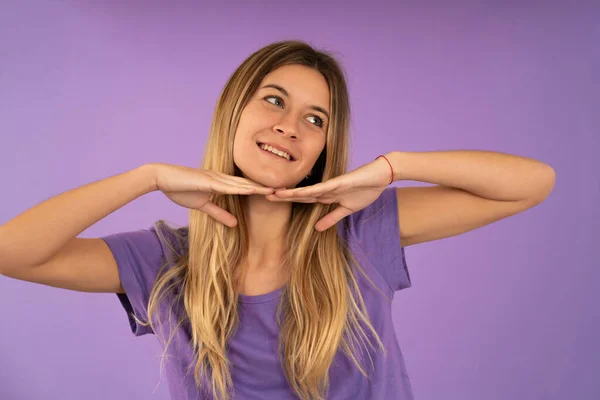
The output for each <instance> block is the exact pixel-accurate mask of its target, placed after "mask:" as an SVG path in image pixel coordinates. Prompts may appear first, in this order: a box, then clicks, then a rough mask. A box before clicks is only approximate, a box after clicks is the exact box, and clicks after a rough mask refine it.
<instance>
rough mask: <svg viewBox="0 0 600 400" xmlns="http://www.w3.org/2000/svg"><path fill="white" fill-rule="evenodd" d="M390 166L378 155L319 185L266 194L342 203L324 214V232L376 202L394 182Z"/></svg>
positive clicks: (321, 225)
mask: <svg viewBox="0 0 600 400" xmlns="http://www.w3.org/2000/svg"><path fill="white" fill-rule="evenodd" d="M390 176H391V171H390V166H389V164H388V163H387V162H386V161H385V160H384V159H376V160H375V161H372V162H370V163H368V164H365V165H363V166H362V167H360V168H357V169H355V170H354V171H351V172H348V173H346V174H343V175H340V176H337V177H335V178H333V179H330V180H328V181H325V182H321V183H317V184H316V185H312V186H306V187H301V188H295V189H280V190H277V191H275V193H274V194H271V195H267V196H265V197H266V198H267V200H270V201H291V202H295V203H323V204H331V203H338V204H339V205H338V207H337V208H336V209H335V210H333V211H332V212H330V213H329V214H327V215H325V216H324V217H323V218H321V219H320V220H319V221H318V222H317V224H316V225H315V229H316V230H317V231H319V232H322V231H324V230H326V229H329V228H330V227H332V226H334V225H335V224H336V223H337V222H339V221H340V220H342V219H343V218H345V217H347V216H348V215H350V214H352V213H355V212H357V211H359V210H362V209H363V208H365V207H367V206H368V205H369V204H371V203H373V202H374V201H375V200H377V198H378V197H379V196H380V195H381V193H382V192H383V190H384V189H385V188H386V187H387V186H388V185H389V183H390Z"/></svg>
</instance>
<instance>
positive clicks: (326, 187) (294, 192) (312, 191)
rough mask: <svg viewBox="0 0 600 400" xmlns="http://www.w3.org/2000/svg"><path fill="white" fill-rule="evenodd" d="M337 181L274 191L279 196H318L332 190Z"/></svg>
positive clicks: (335, 186) (335, 187)
mask: <svg viewBox="0 0 600 400" xmlns="http://www.w3.org/2000/svg"><path fill="white" fill-rule="evenodd" d="M338 185H339V183H338V182H335V181H334V180H330V181H327V182H321V183H317V184H315V185H312V186H306V187H302V188H295V189H285V190H278V191H276V192H275V194H276V195H277V196H280V197H284V198H285V197H318V196H321V195H323V194H325V193H328V192H331V191H334V190H336V189H337V188H338Z"/></svg>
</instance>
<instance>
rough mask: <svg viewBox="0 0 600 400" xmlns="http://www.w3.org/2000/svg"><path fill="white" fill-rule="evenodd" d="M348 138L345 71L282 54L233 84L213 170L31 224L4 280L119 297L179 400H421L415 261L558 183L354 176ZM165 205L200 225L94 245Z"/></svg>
mask: <svg viewBox="0 0 600 400" xmlns="http://www.w3.org/2000/svg"><path fill="white" fill-rule="evenodd" d="M348 125H349V99H348V92H347V88H346V83H345V80H344V74H343V72H342V69H341V68H340V66H339V64H338V63H337V62H336V60H335V59H334V58H333V57H331V56H330V55H329V54H327V53H324V52H320V51H317V50H315V49H313V48H311V47H310V46H309V45H307V44H304V43H302V42H296V41H286V42H278V43H274V44H271V45H269V46H266V47H264V48H262V49H260V50H258V51H256V52H255V53H254V54H252V55H251V56H250V57H249V58H248V59H246V60H245V61H244V62H243V63H242V65H241V66H240V67H239V68H238V69H237V70H236V71H235V72H234V73H233V75H232V76H231V77H230V79H229V81H228V82H227V84H226V86H225V88H224V90H223V92H222V94H221V96H220V98H219V100H218V103H217V105H216V109H215V113H214V119H213V123H212V126H211V131H210V136H209V139H208V144H207V151H206V155H205V158H204V161H203V164H202V167H201V168H200V169H196V168H187V167H183V166H178V165H167V164H158V163H155V164H148V165H143V166H140V167H139V168H136V169H134V170H131V171H128V172H125V173H123V174H120V175H117V176H113V177H109V178H107V179H104V180H101V181H98V182H94V183H91V184H88V185H85V186H82V187H79V188H76V189H74V190H71V191H68V192H65V193H63V194H61V195H59V196H56V197H54V198H51V199H49V200H47V201H45V202H43V203H41V204H39V205H37V206H35V207H33V208H31V209H29V210H27V211H26V212H24V213H23V214H21V215H19V216H17V217H16V218H14V219H13V220H11V221H9V222H7V223H5V224H4V225H3V226H1V227H0V272H2V274H3V275H6V276H8V277H12V278H15V279H20V280H24V281H31V282H37V283H41V284H45V285H50V286H55V287H61V288H66V289H72V290H78V291H84V292H110V293H117V295H118V297H119V299H120V301H121V302H122V304H123V307H124V308H125V310H126V311H127V313H128V316H129V321H130V324H131V328H132V331H133V333H134V334H135V335H143V334H146V333H155V334H156V335H157V337H159V338H160V339H161V340H163V341H164V348H165V353H164V354H165V357H164V361H165V363H166V364H165V366H166V371H167V377H168V382H169V390H170V392H171V394H172V398H173V399H196V398H207V399H208V398H214V399H226V398H234V399H262V400H266V399H277V400H284V399H297V398H300V399H307V400H308V399H324V398H327V399H334V400H335V399H339V400H341V399H382V400H383V399H411V398H412V393H411V388H410V383H409V379H408V375H407V373H406V370H405V365H404V361H403V358H402V353H401V351H400V348H399V346H398V342H397V340H396V335H395V332H394V327H393V323H392V316H391V300H392V298H393V295H394V292H395V291H398V290H401V289H403V288H406V287H409V286H410V278H409V274H408V270H407V266H406V263H405V257H404V248H405V247H406V246H409V245H413V244H417V243H423V242H427V241H431V240H437V239H441V238H445V237H449V236H454V235H458V234H460V233H462V232H467V231H470V230H473V229H475V228H478V227H481V226H484V225H486V224H490V223H492V222H494V221H497V220H500V219H502V218H505V217H508V216H510V215H514V214H517V213H519V212H521V211H524V210H526V209H528V208H531V207H533V206H534V205H536V204H539V203H540V202H541V201H543V200H544V199H545V198H546V197H547V196H548V195H549V193H550V192H551V190H552V188H553V185H554V180H555V174H554V171H553V169H552V168H551V167H549V166H548V165H546V164H544V163H541V162H538V161H535V160H531V159H528V158H523V157H517V156H511V155H507V154H500V153H493V152H483V151H443V152H419V153H408V152H400V151H392V152H389V153H387V154H386V155H383V156H378V157H374V160H373V161H372V162H370V163H368V164H366V165H364V166H361V167H360V168H358V169H355V170H353V171H351V172H347V170H346V165H347V153H348ZM398 180H416V181H423V182H429V183H432V184H434V185H433V186H427V187H423V186H421V187H406V188H395V187H392V186H389V185H390V184H391V183H393V182H394V181H398ZM158 190H160V191H161V192H162V193H164V194H165V195H166V196H167V197H168V198H169V199H170V200H171V201H173V202H175V203H176V204H178V205H180V206H183V207H187V208H189V209H190V220H189V226H188V227H185V228H180V229H175V228H171V227H169V226H167V225H166V224H165V223H164V222H162V221H159V222H157V223H156V224H155V225H154V226H153V227H152V228H150V229H145V230H139V231H134V232H124V233H116V234H114V235H110V236H107V237H103V238H98V239H82V238H78V237H77V235H79V234H80V233H81V232H82V231H84V230H85V229H87V228H88V227H90V226H91V225H92V224H94V223H96V222H97V221H99V220H101V219H102V218H104V217H106V216H107V215H109V214H111V213H112V212H114V211H115V210H117V209H119V208H121V207H123V206H124V205H126V204H128V203H129V202H131V201H132V200H134V199H136V198H138V197H140V196H142V195H144V194H146V193H149V192H152V191H158Z"/></svg>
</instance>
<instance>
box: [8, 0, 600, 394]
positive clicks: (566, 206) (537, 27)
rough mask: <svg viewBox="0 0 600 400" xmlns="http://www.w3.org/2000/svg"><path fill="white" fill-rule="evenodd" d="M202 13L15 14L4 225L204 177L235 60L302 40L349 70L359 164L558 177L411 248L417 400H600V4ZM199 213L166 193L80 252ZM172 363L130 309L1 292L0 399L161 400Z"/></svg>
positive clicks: (408, 341) (146, 5)
mask: <svg viewBox="0 0 600 400" xmlns="http://www.w3.org/2000/svg"><path fill="white" fill-rule="evenodd" d="M191 3H192V2H167V1H166V0H165V1H162V2H159V1H151V2H142V1H129V2H127V5H123V4H121V3H119V2H117V1H111V2H108V1H94V2H92V1H88V2H84V1H17V0H12V1H11V0H8V1H7V0H5V1H3V2H2V6H0V137H1V142H0V143H1V146H0V181H1V188H2V189H1V190H2V207H1V208H0V223H3V222H6V221H7V220H9V219H10V218H12V217H14V216H16V215H17V214H19V213H21V212H23V211H24V210H26V209H27V208H28V207H30V206H32V205H34V204H36V203H38V202H40V201H42V200H45V199H47V198H48V197H50V196H53V195H55V194H58V193H60V192H63V191H66V190H68V189H71V188H73V187H76V186H79V185H82V184H84V183H87V182H90V181H93V180H96V179H101V178H104V177H107V176H109V175H112V174H116V173H119V172H122V171H124V170H127V169H130V168H133V167H135V166H138V165H140V164H143V163H147V162H153V161H161V162H168V163H179V164H183V165H188V166H196V165H197V164H198V162H199V160H200V158H201V155H202V152H203V149H204V143H205V140H206V133H207V131H208V127H209V124H210V118H211V115H212V111H213V106H214V102H215V100H216V98H217V96H218V93H219V90H220V89H221V87H222V85H223V84H224V82H225V80H226V78H227V76H228V75H229V74H230V73H231V72H232V70H233V69H234V68H235V66H236V65H237V64H238V63H239V62H241V61H242V60H243V59H244V58H245V57H246V56H247V55H249V54H250V52H252V51H253V50H255V49H256V48H258V47H260V46H262V45H264V44H267V43H269V42H271V41H275V40H279V39H285V38H300V39H304V40H307V41H310V42H312V43H313V44H315V45H317V46H320V47H322V46H324V47H326V48H328V49H331V50H335V51H336V52H337V54H338V55H339V57H340V59H341V60H342V61H343V62H344V63H345V66H346V68H347V71H348V74H349V84H350V89H351V95H352V101H353V109H354V117H353V118H354V119H353V121H354V122H353V148H352V167H356V166H358V165H360V164H362V163H366V162H368V161H370V160H371V159H373V158H374V157H375V156H377V155H378V154H380V153H382V152H386V151H391V150H404V151H424V150H439V149H487V150H495V151H503V152H510V153H515V154H520V155H526V156H530V157H534V158H537V159H540V160H542V161H544V162H547V163H549V164H550V165H552V166H553V167H554V168H555V169H556V171H557V175H558V178H557V184H556V187H555V191H554V192H553V194H552V195H551V196H550V198H549V199H548V200H547V201H546V202H545V203H543V204H542V205H540V206H538V207H536V208H534V209H532V210H529V211H527V212H525V213H523V214H520V215H518V216H515V217H512V218H510V219H507V220H504V221H500V222H498V223H495V224H493V225H491V226H488V227H485V228H482V229H479V230H477V231H475V232H471V233H468V234H464V235H462V236H460V237H455V238H450V239H446V240H442V241H438V242H432V243H427V244H422V245H418V246H414V247H410V248H408V249H407V260H408V263H409V264H410V269H411V274H412V278H413V283H414V286H413V287H412V288H411V289H409V290H406V291H404V292H400V293H399V294H398V295H397V297H396V299H395V301H394V305H393V306H394V317H395V324H396V328H397V333H398V338H399V342H400V345H401V347H402V349H403V351H404V353H405V356H406V360H407V364H408V369H409V373H410V375H411V378H412V382H413V386H414V391H415V394H416V398H417V399H420V400H428V399H435V400H438V399H478V400H480V399H483V400H495V399H544V400H547V399H590V400H591V399H598V398H600V385H599V384H598V379H597V377H598V371H599V370H600V347H599V346H598V336H599V333H600V329H599V328H600V315H599V311H598V300H599V299H598V295H597V287H598V281H599V280H600V265H599V264H600V263H599V262H598V259H597V258H596V253H595V251H594V250H593V249H595V248H597V240H593V238H592V236H594V235H595V236H596V238H597V237H598V230H599V229H600V226H599V222H598V221H599V218H600V213H599V212H598V209H597V206H598V204H599V201H600V180H599V178H598V172H599V171H600V163H599V162H598V153H599V151H600V139H599V137H600V134H599V132H598V130H599V127H600V111H599V110H600V77H599V71H600V55H599V50H598V49H599V48H600V45H599V43H600V30H599V28H598V22H597V21H598V19H599V17H600V7H598V6H595V7H592V6H577V7H576V6H556V5H550V4H549V3H547V2H546V3H545V5H544V6H543V7H542V6H534V5H528V6H525V5H523V4H524V3H523V2H512V3H514V4H513V5H512V6H509V5H506V4H505V5H502V6H500V5H497V4H499V3H500V2H490V3H491V4H494V3H496V5H485V4H483V3H482V4H479V5H471V6H466V5H462V6H454V7H450V6H446V8H442V7H440V6H439V5H437V6H434V5H430V6H425V5H422V6H420V8H418V9H417V8H415V7H414V6H401V5H397V6H388V5H384V3H383V2H381V4H376V3H378V2H377V1H369V2H364V3H365V4H364V5H356V6H352V5H348V4H347V3H344V4H345V5H343V6H341V5H340V6H330V5H317V3H314V4H311V2H310V1H308V2H307V1H302V2H298V3H297V4H293V5H292V4H286V5H282V4H283V2H272V3H267V2H262V3H261V4H260V5H256V6H250V5H247V3H243V2H239V5H238V6H233V5H232V4H231V3H229V4H228V6H224V5H218V4H220V3H217V2H215V3H214V4H210V5H208V3H207V2H203V3H206V4H205V5H193V6H192V5H190V4H191ZM196 3H198V4H200V3H201V2H196ZM519 3H520V4H521V5H516V4H519ZM565 3H566V2H565ZM340 4H342V3H340ZM440 4H442V3H440ZM531 4H535V3H531ZM404 184H407V185H408V184H414V183H413V182H406V183H402V185H404ZM186 216H187V212H186V210H183V209H180V208H178V207H177V206H175V205H172V204H171V203H169V202H168V201H167V200H166V199H165V198H163V197H162V196H161V195H160V194H152V195H148V196H145V197H144V198H141V199H139V200H137V201H135V202H134V203H132V204H130V205H128V206H126V207H124V208H123V209H121V210H119V211H118V212H116V213H114V214H113V215H111V216H109V217H108V218H106V219H105V220H103V221H101V222H99V223H98V224H96V225H95V226H93V227H91V228H90V229H89V230H87V231H86V232H84V234H83V235H82V236H85V237H95V236H100V235H104V234H108V233H112V232H116V231H123V230H132V229H139V228H144V227H148V226H149V225H150V224H151V223H152V221H154V220H155V219H158V218H167V219H170V220H172V221H174V222H177V223H182V224H183V223H185V221H186ZM47 228H48V230H49V234H51V231H52V229H56V227H47ZM32 251H35V249H32ZM82 268H85V266H84V265H82ZM159 356H160V349H159V346H158V342H157V341H156V339H155V338H154V337H151V336H148V337H143V338H139V339H135V338H134V337H133V336H132V335H131V334H130V332H129V327H128V323H127V320H126V318H125V314H124V312H123V311H122V310H121V308H120V305H119V304H118V301H117V298H116V296H115V295H111V294H83V293H76V292H71V291H66V290H60V289H54V288H49V287H43V286H41V285H35V284H30V283H25V282H18V281H15V280H10V279H8V278H4V277H0V399H7V400H16V399H42V398H43V399H59V398H60V399H63V400H75V399H77V400H80V399H98V400H100V399H102V400H104V399H125V398H128V399H147V398H154V399H167V398H168V394H167V387H166V382H164V381H162V382H160V383H159V379H160V377H159V358H158V357H159Z"/></svg>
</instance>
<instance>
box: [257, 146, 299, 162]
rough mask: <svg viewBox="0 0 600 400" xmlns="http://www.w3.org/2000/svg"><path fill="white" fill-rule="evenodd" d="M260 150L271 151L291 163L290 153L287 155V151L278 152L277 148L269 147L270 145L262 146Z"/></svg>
mask: <svg viewBox="0 0 600 400" xmlns="http://www.w3.org/2000/svg"><path fill="white" fill-rule="evenodd" d="M260 148H261V149H263V150H266V151H270V152H271V153H273V154H277V155H278V156H279V157H283V158H285V159H286V160H288V161H290V159H291V157H290V155H289V154H288V153H286V152H285V151H280V150H277V149H275V148H273V147H272V146H269V145H268V144H260Z"/></svg>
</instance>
